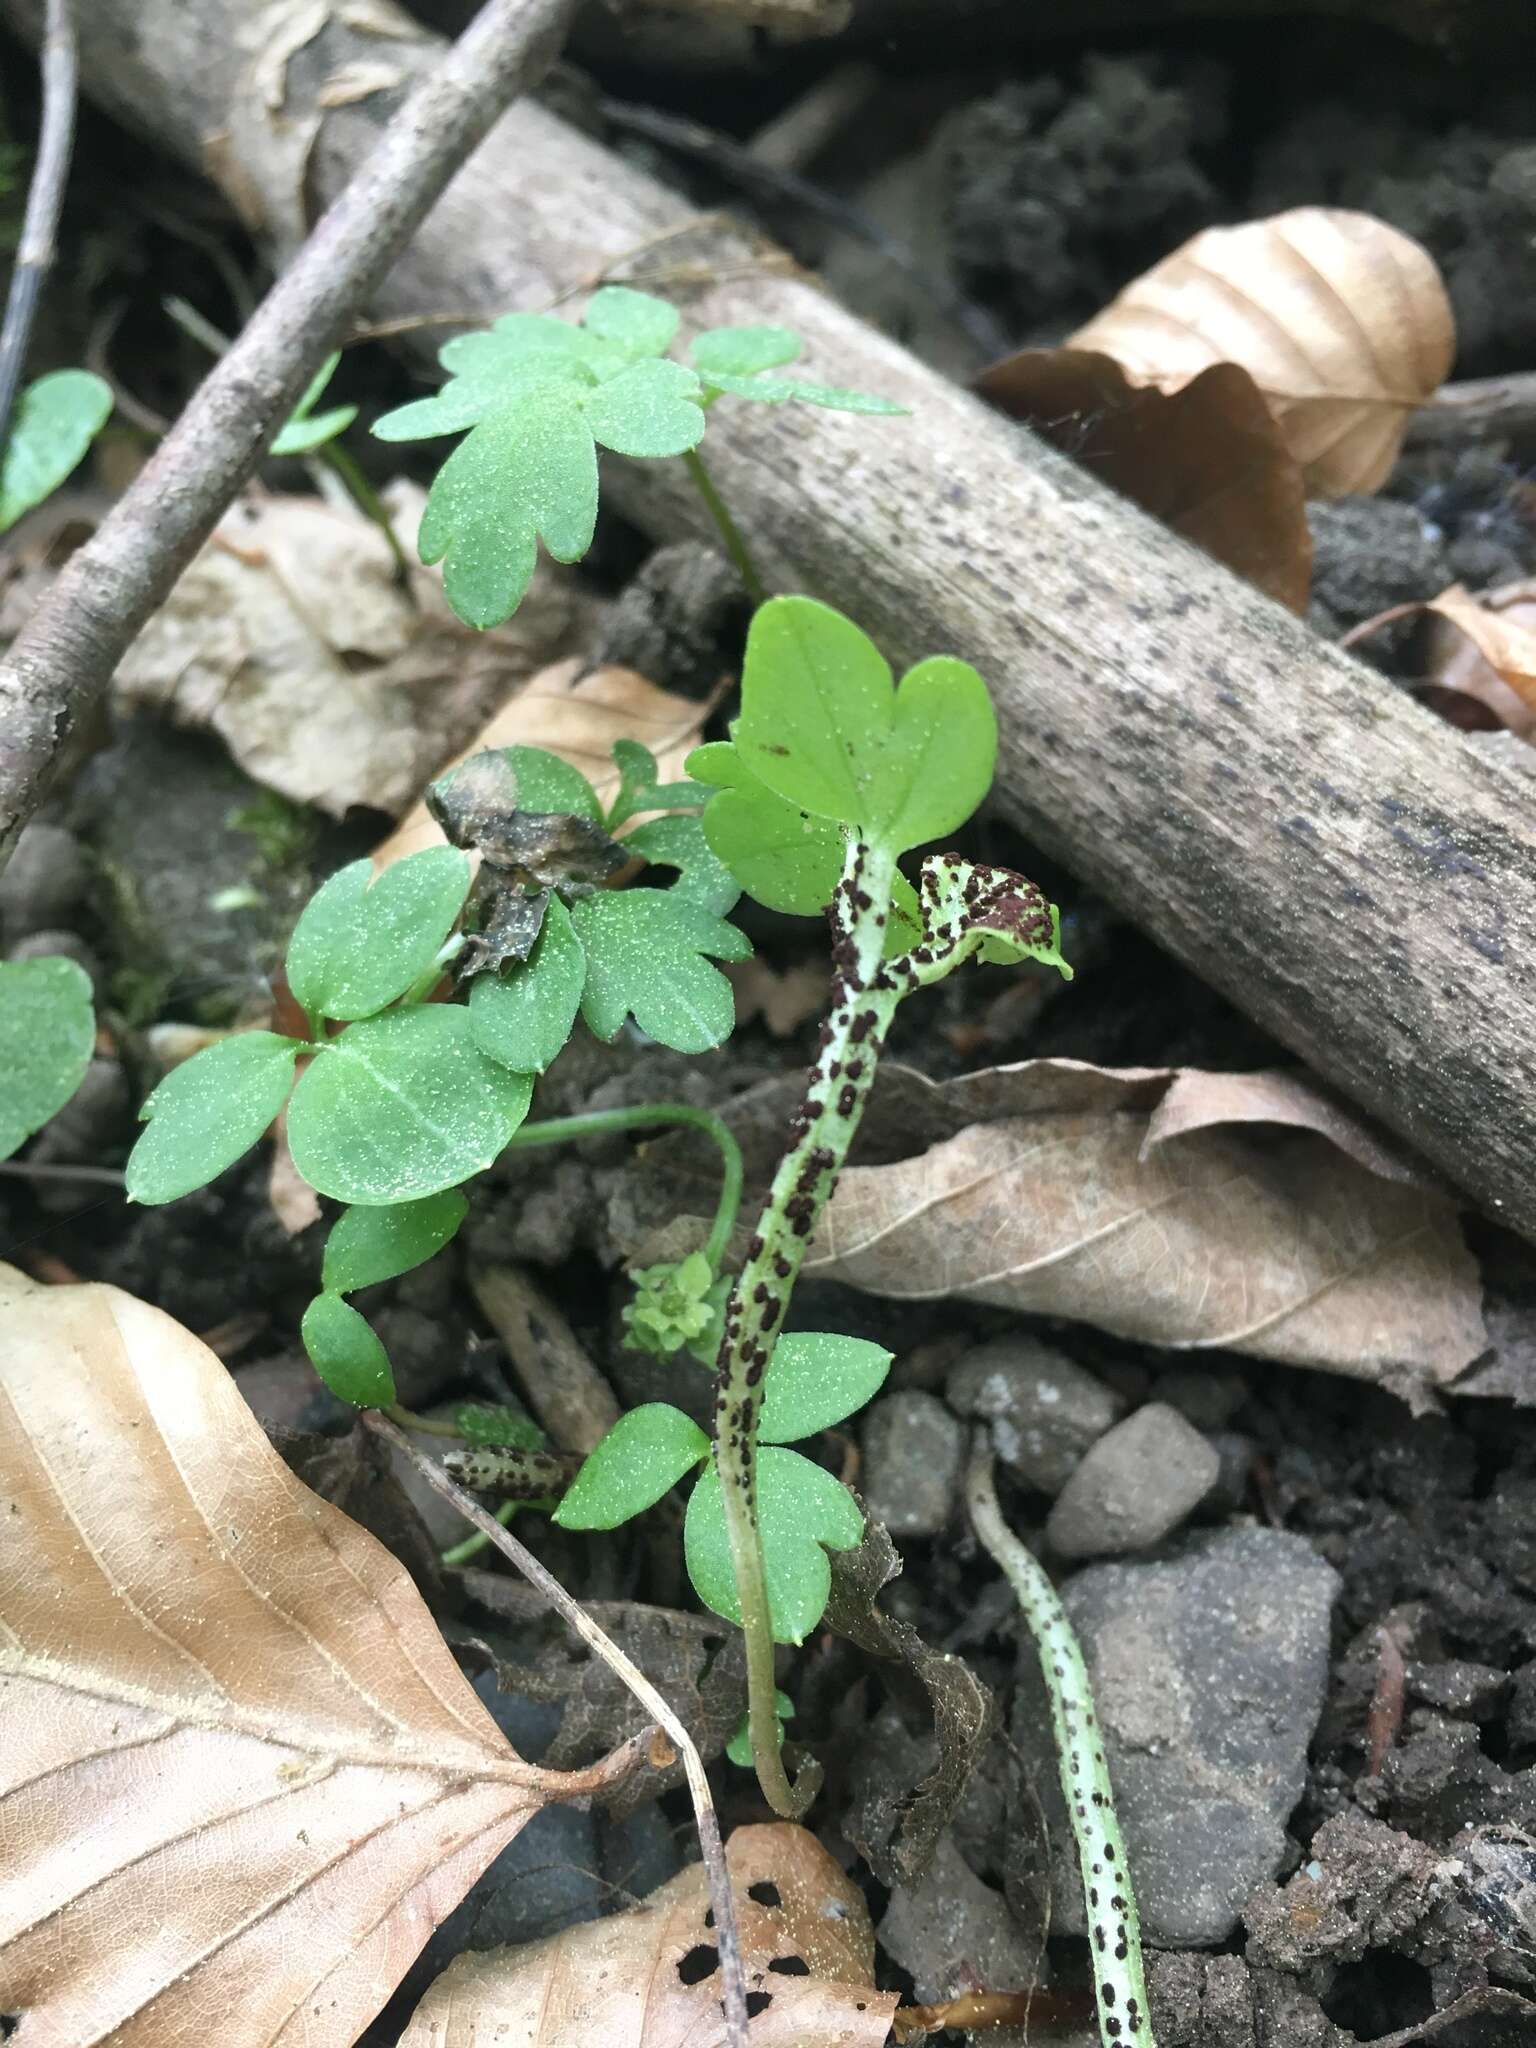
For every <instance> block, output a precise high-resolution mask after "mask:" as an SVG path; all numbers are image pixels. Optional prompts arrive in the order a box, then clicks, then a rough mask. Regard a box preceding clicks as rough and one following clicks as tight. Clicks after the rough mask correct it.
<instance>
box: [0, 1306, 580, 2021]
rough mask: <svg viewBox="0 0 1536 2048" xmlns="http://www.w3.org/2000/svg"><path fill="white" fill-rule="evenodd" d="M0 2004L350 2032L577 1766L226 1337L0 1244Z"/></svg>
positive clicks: (92, 2016) (8, 2008) (10, 2008)
mask: <svg viewBox="0 0 1536 2048" xmlns="http://www.w3.org/2000/svg"><path fill="white" fill-rule="evenodd" d="M0 1310H3V1312H4V1317H5V1335H4V1341H3V1347H0V1499H3V1500H4V1502H5V1518H4V1530H5V1540H4V1545H3V1548H0V1760H3V1762H0V2010H3V2011H4V2012H6V2013H8V2014H17V2013H19V2014H21V2015H22V2018H21V2022H20V2027H19V2029H18V2034H17V2038H18V2041H25V2042H27V2043H29V2044H31V2048H82V2044H84V2043H87V2042H89V2043H90V2044H91V2048H206V2044H207V2043H208V2041H209V2040H210V2038H211V2037H212V2036H213V2035H215V2034H216V2036H217V2038H218V2041H219V2043H220V2048H299V2044H301V2043H302V2044H303V2048H351V2044H352V2043H353V2042H354V2041H355V2040H356V2038H357V2036H358V2034H359V2032H360V2031H361V2029H362V2028H363V2026H364V2025H365V2024H366V2023H367V2021H368V2020H369V2019H370V2018H371V2017H372V2015H373V2014H374V2013H375V2012H376V2011H377V2010H378V2008H379V2007H380V2005H382V2003H383V2002H384V2000H385V1998H386V1997H387V1996H388V1995H389V1993H390V1991H391V1990H392V1989H393V1988H394V1986H395V1984H396V1983H397V1982H398V1981H399V1978H400V1976H401V1975H402V1973H403V1972H404V1970H405V1968H406V1966H407V1964H408V1963H409V1962H410V1961H411V1959H412V1957H413V1956H415V1954H416V1952H417V1951H418V1949H419V1948H420V1947H421V1945H422V1943H423V1942H424V1941H425V1940H426V1938H427V1935H428V1934H429V1933H430V1932H431V1930H432V1928H433V1927H434V1926H435V1925H436V1924H437V1923H438V1922H439V1921H440V1920H441V1919H442V1918H443V1917H444V1916H445V1914H447V1913H448V1912H449V1911H451V1909H452V1908H453V1907H454V1906H455V1905H456V1904H457V1902H458V1900H459V1899H460V1898H461V1897H462V1896H463V1894H464V1892H465V1891H466V1890H467V1889H468V1887H469V1885H470V1884H471V1883H472V1882H473V1880H474V1879H475V1878H476V1877H477V1876H478V1875H479V1873H480V1872H481V1871H482V1870H483V1869H484V1868H485V1866H486V1864H487V1863H488V1862H489V1861H490V1860H491V1858H492V1857H493V1856H494V1855H495V1854H496V1852H497V1851H498V1850H499V1849H500V1848H502V1847H503V1846H504V1845H505V1844H506V1843H507V1842H508V1841H510V1840H511V1838H512V1837H513V1836H514V1835H515V1834H516V1833H517V1832H518V1830H519V1829H520V1828H521V1827H522V1826H523V1824H524V1822H525V1821H527V1820H528V1819H529V1818H531V1816H532V1815H533V1814H534V1813H535V1812H536V1811H537V1809H538V1808H539V1807H540V1806H542V1805H544V1804H545V1803H546V1802H547V1801H548V1800H550V1799H552V1798H562V1797H570V1796H572V1795H575V1794H578V1793H582V1792H585V1791H590V1790H592V1789H593V1788H594V1786H595V1785H597V1784H601V1783H604V1782H607V1781H608V1780H609V1779H610V1778H611V1777H612V1775H613V1770H614V1767H615V1766H614V1760H612V1759H610V1760H609V1761H608V1762H607V1763H605V1764H602V1765H598V1766H595V1767H594V1769H593V1770H592V1771H591V1772H583V1773H572V1774H570V1775H569V1776H566V1775H561V1774H557V1773H552V1772H547V1771H543V1770H540V1769H537V1768H535V1767H534V1766H533V1765H531V1764H528V1763H525V1762H524V1761H523V1760H522V1759H521V1758H520V1757H518V1756H517V1755H516V1754H515V1753H514V1752H513V1751H512V1750H511V1749H510V1748H509V1747H508V1745H507V1743H506V1741H505V1740H504V1738H503V1737H502V1735H501V1734H500V1732H499V1731H498V1729H497V1728H496V1725H495V1723H494V1722H493V1721H492V1719H491V1717H490V1716H489V1714H488V1713H487V1712H486V1710H485V1709H484V1707H482V1706H481V1704H480V1702H479V1701H478V1700H477V1699H476V1697H475V1695H474V1693H473V1692H472V1691H471V1689H470V1687H469V1685H468V1684H467V1682H466V1681H465V1679H464V1678H463V1677H462V1675H461V1674H460V1672H459V1671H458V1669H457V1667H456V1666H455V1664H454V1662H453V1659H452V1657H451V1656H450V1655H449V1652H448V1649H447V1647H446V1645H445V1644H444V1643H443V1640H442V1638H441V1637H440V1636H439V1635H438V1633H437V1630H436V1628H435V1627H434V1626H433V1623H432V1619H431V1617H430V1615H429V1614H428V1612H427V1610H426V1608H425V1607H424V1606H423V1605H422V1602H421V1599H420V1597H419V1595H418V1594H417V1592H416V1591H415V1588H414V1587H413V1586H412V1584H411V1582H410V1579H409V1577H408V1576H407V1574H406V1572H405V1569H404V1567H403V1566H402V1565H400V1564H399V1563H398V1562H397V1561H396V1560H395V1559H394V1558H393V1557H391V1556H390V1555H389V1553H388V1552H387V1551H386V1550H384V1549H383V1548H382V1547H381V1546H380V1545H379V1544H378V1543H377V1542H375V1540H374V1539H373V1538H372V1537H371V1536H369V1535H367V1534H366V1533H365V1532H364V1531H363V1530H361V1529H360V1528H358V1527H357V1526H356V1524H355V1523H353V1522H351V1521H349V1520H348V1519H347V1517H346V1516H345V1515H343V1514H341V1513H339V1512H338V1511H337V1510H336V1509H335V1508H333V1507H330V1506H328V1505H327V1504H326V1503H325V1502H324V1501H322V1500H321V1499H319V1498H318V1497H317V1496H316V1495H315V1494H313V1493H311V1492H310V1491H309V1489H308V1488H307V1487H305V1486H303V1485H302V1484H301V1483H300V1482H299V1481H298V1480H297V1479H296V1478H295V1477H294V1476H293V1474H292V1473H291V1472H290V1471H289V1470H288V1468H287V1466H286V1465H285V1464H284V1463H283V1461H282V1459H281V1458H280V1457H279V1456H278V1455H277V1453H276V1451H274V1450H273V1449H272V1447H271V1445H270V1444H269V1443H268V1442H267V1439H266V1437H265V1436H264V1435H263V1433H262V1431H261V1428H260V1425H259V1424H258V1423H257V1422H256V1420H255V1418H254V1416H253V1415H252V1414H251V1412H250V1410H249V1409H248V1408H247V1407H246V1405H245V1403H244V1402H243V1401H242V1400H241V1398H240V1395H239V1393H238V1392H237V1390H236V1387H235V1383H234V1381H233V1380H232V1379H231V1378H230V1376H229V1374H228V1373H227V1372H226V1371H225V1370H224V1368H223V1366H222V1365H221V1364H220V1363H219V1361H218V1359H217V1358H216V1357H215V1356H214V1354H213V1353H212V1352H211V1351H210V1350H208V1348H207V1347H206V1346H205V1345H204V1344H202V1343H200V1342H199V1341H198V1340H197V1339H196V1338H195V1337H193V1336H192V1335H190V1333H189V1332H187V1331H186V1330H184V1329H182V1328H181V1326H180V1325H179V1324H177V1323H175V1322H173V1321H172V1319H171V1318H170V1317H169V1316H167V1315H164V1314H162V1313H161V1311H160V1310H158V1309H154V1308H150V1307H148V1306H147V1305H146V1304H144V1303H143V1302H140V1301H136V1300H135V1299H134V1298H133V1297H132V1296H131V1295H128V1294H124V1293H122V1292H120V1291H119V1290H118V1289H116V1288H113V1287H102V1286H93V1285H80V1286H72V1287H59V1288H39V1287H36V1286H34V1285H33V1284H32V1283H31V1282H29V1281H27V1280H26V1279H25V1278H24V1276H22V1275H20V1274H18V1273H16V1272H15V1271H14V1269H12V1268H0Z"/></svg>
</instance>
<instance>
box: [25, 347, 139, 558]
mask: <svg viewBox="0 0 1536 2048" xmlns="http://www.w3.org/2000/svg"><path fill="white" fill-rule="evenodd" d="M111 411H112V387H111V385H110V384H108V383H107V382H106V380H105V379H104V378H101V377H98V376H96V375H95V374H94V373H93V372H92V371H90V370H50V371H49V373H48V375H47V376H46V377H39V378H37V379H36V380H35V381H34V382H33V383H31V384H29V385H28V386H27V387H26V389H25V390H24V391H23V392H22V394H21V396H20V398H18V399H17V401H16V410H15V413H14V414H13V416H12V419H11V431H10V433H9V435H8V436H7V437H6V442H5V448H4V451H3V453H0V533H4V532H5V530H6V529H7V527H11V526H14V525H15V524H16V522H17V520H18V519H19V518H20V517H21V515H22V514H23V512H30V511H31V510H32V507H33V506H34V505H40V504H41V503H42V502H43V500H44V498H46V497H48V496H49V495H50V494H51V493H52V492H54V491H56V490H57V489H58V487H59V485H60V484H61V483H63V481H64V479H65V478H66V477H67V476H68V475H69V473H70V471H71V470H72V469H73V468H74V467H75V465H76V464H77V463H78V462H79V461H80V459H81V458H82V456H83V455H84V454H85V451H86V450H87V448H89V447H90V445H91V443H92V442H93V441H94V440H95V438H96V436H97V435H98V434H99V433H100V432H101V429H102V428H103V427H104V426H105V425H106V422H107V418H108V415H109V414H110V413H111Z"/></svg>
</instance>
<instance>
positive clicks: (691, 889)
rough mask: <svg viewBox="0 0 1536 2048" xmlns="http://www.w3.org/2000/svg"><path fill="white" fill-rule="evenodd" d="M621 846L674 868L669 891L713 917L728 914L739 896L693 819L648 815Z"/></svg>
mask: <svg viewBox="0 0 1536 2048" xmlns="http://www.w3.org/2000/svg"><path fill="white" fill-rule="evenodd" d="M624 848H625V851H626V852H627V853H638V854H640V855H641V856H642V857H643V858H644V859H645V860H646V861H648V862H649V863H650V865H651V866H652V867H658V868H675V869H676V870H677V880H676V881H675V882H674V883H673V884H672V890H671V893H672V894H673V895H674V896H677V897H680V898H682V899H683V900H685V901H686V902H689V903H696V904H698V906H699V908H700V909H701V910H708V911H711V912H713V914H714V915H715V916H716V917H725V916H726V915H728V913H729V912H730V911H731V910H733V909H734V908H735V906H736V903H737V901H738V900H739V898H740V896H741V888H740V885H739V883H738V882H737V880H736V877H735V876H734V875H733V874H732V872H731V870H730V868H729V867H728V866H727V865H726V863H725V862H724V861H723V860H721V859H720V857H719V856H718V855H717V854H716V853H715V851H714V849H713V848H712V847H711V845H710V843H709V840H708V838H707V837H706V835H705V831H704V827H703V825H702V823H701V822H700V820H699V819H697V818H690V817H685V816H682V815H680V814H675V815H673V816H672V817H669V818H651V819H649V820H647V822H646V823H645V824H643V825H637V826H636V827H635V829H634V831H633V832H631V833H630V834H629V836H628V837H627V838H626V839H625V841H624Z"/></svg>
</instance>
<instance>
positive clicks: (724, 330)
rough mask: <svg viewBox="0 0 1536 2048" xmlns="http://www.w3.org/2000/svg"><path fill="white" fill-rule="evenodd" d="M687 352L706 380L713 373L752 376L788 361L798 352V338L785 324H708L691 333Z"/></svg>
mask: <svg viewBox="0 0 1536 2048" xmlns="http://www.w3.org/2000/svg"><path fill="white" fill-rule="evenodd" d="M688 353H689V354H690V355H691V356H692V358H693V366H694V368H695V369H696V370H697V371H698V373H699V375H700V376H701V377H702V378H703V379H704V381H705V382H706V383H709V382H710V381H712V379H713V377H714V376H715V374H716V373H717V372H719V373H721V374H723V375H724V376H727V377H755V376H757V375H758V374H759V372H761V371H763V370H776V369H778V368H779V366H780V365H781V364H783V363H792V362H793V361H794V360H795V358H796V357H797V356H798V355H799V353H800V337H799V335H798V334H792V333H791V332H790V330H789V329H788V328H787V327H709V328H706V329H705V331H704V332H703V333H702V334H696V335H695V336H694V339H693V346H692V348H691V349H690V350H689V351H688Z"/></svg>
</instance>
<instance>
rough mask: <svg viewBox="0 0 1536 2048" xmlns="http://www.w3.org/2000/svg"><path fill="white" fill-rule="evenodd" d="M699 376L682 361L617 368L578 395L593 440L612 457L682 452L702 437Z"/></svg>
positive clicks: (702, 412)
mask: <svg viewBox="0 0 1536 2048" xmlns="http://www.w3.org/2000/svg"><path fill="white" fill-rule="evenodd" d="M700 396H701V391H700V385H699V380H698V378H697V377H696V376H695V375H694V373H693V371H692V370H690V369H687V368H685V366H684V365H683V364H682V363H673V362H667V361H660V362H657V361H646V362H640V363H633V364H631V365H630V367H629V368H628V369H627V370H620V372H619V374H618V375H617V376H616V377H610V378H609V379H608V381H607V382H606V383H605V384H599V385H598V387H597V389H596V390H595V391H591V392H588V393H587V394H586V396H585V397H584V398H583V399H582V411H583V413H584V414H585V415H586V421H587V425H588V427H589V428H590V429H591V431H592V435H593V438H594V439H595V440H596V441H597V442H598V443H599V444H600V445H601V446H602V447H604V448H611V449H612V450H613V452H614V454H615V455H639V456H664V455H685V454H686V453H687V452H688V450H689V449H690V448H696V447H697V446H698V445H699V443H700V442H701V441H702V440H703V438H704V409H703V407H702V406H701V405H700V404H699V398H700Z"/></svg>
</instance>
